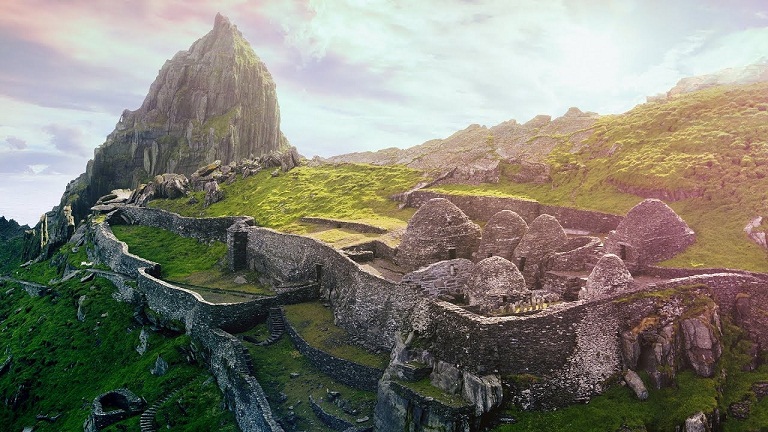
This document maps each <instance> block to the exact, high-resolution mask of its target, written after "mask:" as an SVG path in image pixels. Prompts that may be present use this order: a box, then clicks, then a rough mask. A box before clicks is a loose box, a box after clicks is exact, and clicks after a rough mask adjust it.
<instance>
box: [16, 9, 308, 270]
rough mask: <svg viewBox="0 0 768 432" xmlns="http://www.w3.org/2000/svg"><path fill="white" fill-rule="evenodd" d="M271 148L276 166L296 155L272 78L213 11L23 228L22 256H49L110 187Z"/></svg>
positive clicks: (251, 155)
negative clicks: (46, 208) (207, 25)
mask: <svg viewBox="0 0 768 432" xmlns="http://www.w3.org/2000/svg"><path fill="white" fill-rule="evenodd" d="M284 153H288V155H287V156H283V154H284ZM272 154H277V155H280V157H279V159H280V162H281V165H280V166H283V165H284V164H286V163H289V162H291V163H292V162H294V161H295V160H296V159H297V157H296V156H297V153H296V150H295V149H291V148H290V146H289V144H288V141H287V140H286V138H285V136H284V135H283V133H282V132H281V131H280V110H279V107H278V102H277V94H276V89H275V83H274V81H273V79H272V76H271V75H270V73H269V71H268V70H267V68H266V66H265V65H264V63H263V62H262V61H261V60H260V59H259V58H258V57H257V56H256V54H255V53H254V52H253V50H252V48H251V47H250V45H249V44H248V42H247V41H246V40H245V39H244V38H243V36H242V34H241V33H240V31H239V30H238V29H237V27H236V26H234V25H232V24H231V23H230V21H229V20H228V19H227V18H225V17H223V16H221V15H217V16H216V19H215V21H214V26H213V30H211V31H210V32H209V33H208V34H207V35H205V36H204V37H202V38H201V39H199V40H198V41H196V42H195V43H194V44H192V46H191V47H190V48H189V49H188V50H186V51H180V52H178V53H177V54H176V55H175V56H174V57H173V58H172V59H171V60H168V61H166V63H165V64H164V65H163V67H162V69H161V70H160V72H159V74H158V76H157V78H156V79H155V81H154V82H153V83H152V85H151V86H150V89H149V92H148V94H147V96H146V98H145V99H144V102H143V103H142V105H141V107H140V108H138V109H137V110H135V111H130V110H125V111H123V113H122V115H121V116H120V119H119V121H118V123H117V125H116V126H115V129H114V131H113V132H112V133H110V134H109V135H108V136H107V138H106V141H105V142H104V144H102V145H101V146H100V147H99V148H97V149H96V150H95V152H94V158H93V160H92V161H90V162H89V163H88V165H87V167H86V172H85V173H84V174H82V175H80V176H79V177H78V178H77V179H75V180H73V181H72V182H70V183H69V185H67V189H66V191H65V192H64V195H63V196H62V198H61V201H60V204H59V206H57V207H55V208H54V209H53V210H52V211H51V212H49V213H48V214H46V215H47V216H44V218H45V219H46V220H45V221H41V223H39V224H38V225H37V226H36V227H35V231H34V232H33V233H31V234H30V239H29V240H30V242H29V247H27V249H26V253H25V258H24V259H25V260H29V259H34V258H36V257H37V256H39V255H40V254H41V253H42V254H44V255H45V257H46V258H47V257H49V256H50V255H49V253H50V251H52V250H53V249H55V247H58V246H60V245H61V244H63V243H65V242H66V239H67V238H69V236H71V233H72V230H73V229H74V227H75V224H76V223H77V222H79V221H81V220H82V219H84V218H85V217H86V216H87V215H88V214H89V213H90V208H91V206H93V204H94V203H95V202H96V201H97V200H98V198H99V197H102V196H104V195H105V194H107V193H109V192H110V191H111V190H114V189H118V188H134V187H136V185H138V184H139V183H140V182H142V181H145V179H147V178H153V177H154V176H156V175H159V174H162V173H178V174H184V175H187V176H188V175H191V174H192V173H193V172H194V171H195V170H197V169H198V168H199V167H200V166H202V165H204V164H207V163H210V162H212V161H214V160H221V161H222V163H223V164H228V163H229V162H231V161H239V160H242V159H246V158H250V159H254V158H256V157H259V156H262V155H272ZM65 207H66V208H67V209H68V210H66V211H65ZM68 216H69V217H68ZM70 227H71V228H70ZM40 244H42V247H40Z"/></svg>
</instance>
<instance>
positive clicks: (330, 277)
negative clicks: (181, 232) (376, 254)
mask: <svg viewBox="0 0 768 432" xmlns="http://www.w3.org/2000/svg"><path fill="white" fill-rule="evenodd" d="M238 232H247V233H248V243H247V250H246V258H247V262H248V268H250V269H252V270H256V271H257V272H259V273H261V274H263V275H267V276H269V277H270V278H272V280H273V284H274V285H276V286H280V285H285V284H290V283H301V282H307V281H315V280H316V279H317V276H318V267H317V266H318V265H320V266H321V267H320V268H321V270H320V271H319V273H320V281H319V282H320V295H321V296H322V297H323V298H325V299H329V300H330V303H331V306H332V309H333V313H334V317H335V319H336V322H337V324H338V325H339V326H340V327H342V328H344V329H345V330H347V332H349V333H350V334H351V335H352V336H355V337H357V338H358V339H360V340H362V341H365V344H366V346H367V347H368V348H370V349H374V350H376V349H385V350H389V349H390V348H391V347H392V345H393V344H394V335H395V332H396V331H398V330H399V329H400V327H401V325H402V322H403V320H407V318H408V316H409V315H410V312H411V309H412V308H413V305H415V304H416V303H417V302H418V300H419V299H420V298H422V296H423V294H422V293H421V292H420V291H419V290H417V289H415V288H414V287H412V286H408V285H405V284H398V283H395V282H392V281H389V280H386V279H384V278H381V277H379V276H377V275H374V274H371V273H368V272H367V271H365V270H364V269H362V268H360V267H359V266H358V265H357V264H356V263H355V262H354V261H352V260H351V259H349V258H347V257H346V256H344V255H342V254H341V253H340V252H339V251H337V250H335V249H334V248H332V247H330V246H328V245H326V244H325V243H322V242H320V241H318V240H315V239H311V238H308V237H303V236H298V235H293V234H284V233H280V232H277V231H274V230H271V229H268V228H257V227H242V226H241V227H238V228H237V230H235V229H231V230H229V234H230V236H229V239H228V241H227V247H228V248H232V247H233V244H234V239H235V237H236V234H237V233H238Z"/></svg>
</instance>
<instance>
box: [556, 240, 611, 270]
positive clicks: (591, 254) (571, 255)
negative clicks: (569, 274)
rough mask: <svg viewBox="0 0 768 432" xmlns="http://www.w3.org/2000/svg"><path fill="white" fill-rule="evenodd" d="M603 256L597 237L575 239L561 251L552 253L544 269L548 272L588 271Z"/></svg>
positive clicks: (601, 246)
mask: <svg viewBox="0 0 768 432" xmlns="http://www.w3.org/2000/svg"><path fill="white" fill-rule="evenodd" d="M603 255H604V252H603V242H601V241H600V239H599V238H598V237H588V236H580V237H575V238H571V239H569V240H568V243H567V244H566V245H565V246H563V248H562V250H561V251H557V252H555V253H553V254H552V256H550V258H549V259H548V260H547V261H546V263H545V264H544V267H545V268H546V270H548V271H588V270H592V269H593V268H594V267H595V265H597V262H598V261H600V257H601V256H603Z"/></svg>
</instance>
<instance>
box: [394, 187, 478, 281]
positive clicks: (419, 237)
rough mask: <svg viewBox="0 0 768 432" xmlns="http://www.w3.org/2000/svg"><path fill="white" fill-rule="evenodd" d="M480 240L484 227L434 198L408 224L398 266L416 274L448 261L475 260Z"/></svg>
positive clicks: (457, 209) (396, 258)
mask: <svg viewBox="0 0 768 432" xmlns="http://www.w3.org/2000/svg"><path fill="white" fill-rule="evenodd" d="M480 236H481V234H480V227H479V226H477V224H475V223H474V222H472V221H471V220H470V219H469V218H468V217H467V215H465V214H464V212H462V211H461V209H459V208H458V207H456V206H455V205H454V204H453V203H451V202H450V201H448V200H447V199H445V198H433V199H431V200H429V201H427V202H426V203H425V204H424V205H422V206H421V207H420V208H419V209H418V210H417V211H416V213H415V214H414V215H413V217H412V218H411V220H410V221H408V227H407V228H406V229H405V233H403V238H402V240H401V242H400V246H399V247H398V251H397V255H396V256H395V262H396V263H397V265H399V266H401V267H403V268H404V269H406V270H415V269H417V268H419V267H423V266H427V265H429V264H432V263H436V262H438V261H444V260H448V259H455V258H466V259H472V254H473V252H475V251H476V250H477V247H478V245H479V244H480Z"/></svg>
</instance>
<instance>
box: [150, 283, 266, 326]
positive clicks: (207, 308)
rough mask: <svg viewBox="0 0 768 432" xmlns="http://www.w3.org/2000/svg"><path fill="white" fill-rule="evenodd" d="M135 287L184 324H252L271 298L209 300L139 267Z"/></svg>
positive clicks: (154, 306) (163, 312) (260, 317)
mask: <svg viewBox="0 0 768 432" xmlns="http://www.w3.org/2000/svg"><path fill="white" fill-rule="evenodd" d="M137 282H138V287H139V291H141V292H142V293H143V294H144V298H145V299H146V302H147V305H148V306H149V307H150V309H152V310H153V311H155V312H157V313H159V314H161V315H162V316H163V317H165V318H168V319H171V320H179V321H181V322H183V323H184V324H185V325H186V327H187V328H191V327H193V326H196V325H204V326H209V327H212V328H222V329H225V330H228V331H233V332H237V331H244V330H247V329H249V328H252V327H253V326H254V325H256V324H257V323H258V322H259V321H262V320H263V318H264V317H265V316H266V315H267V313H268V311H269V307H270V306H273V305H274V298H265V299H256V300H250V301H246V302H241V303H210V302H208V301H206V300H205V299H204V298H203V297H202V296H201V295H200V294H198V293H196V292H194V291H190V290H187V289H184V288H181V287H178V286H176V285H173V284H171V283H168V282H165V281H162V280H160V279H157V278H156V277H154V276H152V275H150V274H147V272H146V271H145V270H144V269H143V268H142V269H139V277H138V278H137Z"/></svg>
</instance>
